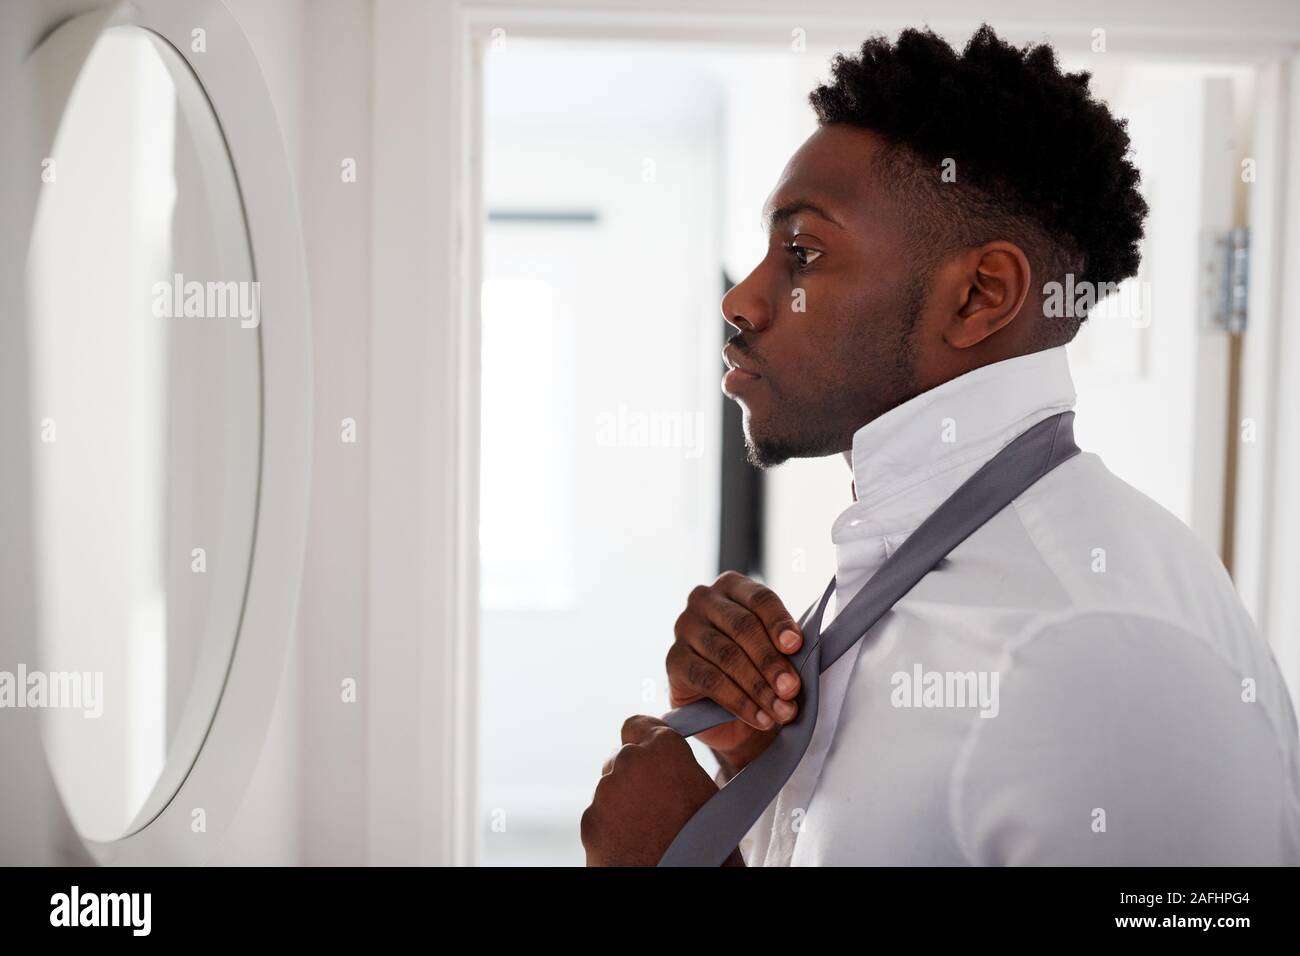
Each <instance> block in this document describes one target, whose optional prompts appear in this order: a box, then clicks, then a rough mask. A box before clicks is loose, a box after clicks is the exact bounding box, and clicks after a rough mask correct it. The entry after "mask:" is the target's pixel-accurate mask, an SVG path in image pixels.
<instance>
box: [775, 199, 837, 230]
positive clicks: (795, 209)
mask: <svg viewBox="0 0 1300 956" xmlns="http://www.w3.org/2000/svg"><path fill="white" fill-rule="evenodd" d="M801 212H810V213H812V214H813V215H815V216H820V217H821V218H822V219H825V220H826V221H827V222H833V223H835V225H837V226H839V225H840V223H839V220H837V219H836V218H835V217H834V216H832V215H831V214H830V213H828V212H827V211H826V210H825V209H823V208H822V207H821V206H819V205H817V204H816V203H815V202H813V201H812V200H810V199H795V200H793V201H791V202H788V203H786V204H785V205H783V206H778V207H777V208H776V209H773V210H772V214H771V215H770V216H767V217H766V218H765V219H763V220H762V221H761V222H760V224H759V226H760V228H761V229H762V230H763V231H764V232H770V231H771V230H773V229H775V228H776V227H777V226H779V225H781V224H782V223H784V222H785V221H786V220H788V219H791V218H793V217H794V216H796V215H798V214H799V213H801ZM840 228H843V226H840Z"/></svg>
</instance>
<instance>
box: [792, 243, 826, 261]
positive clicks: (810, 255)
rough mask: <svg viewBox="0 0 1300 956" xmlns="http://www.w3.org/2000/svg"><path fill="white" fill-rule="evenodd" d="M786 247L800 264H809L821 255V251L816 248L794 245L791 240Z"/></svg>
mask: <svg viewBox="0 0 1300 956" xmlns="http://www.w3.org/2000/svg"><path fill="white" fill-rule="evenodd" d="M786 248H787V249H789V250H790V252H791V254H793V255H794V257H795V259H797V260H798V261H799V265H801V266H810V265H812V264H813V263H814V262H815V261H817V259H818V258H820V257H821V253H820V252H818V251H817V250H816V249H809V248H808V247H807V246H800V245H796V244H795V243H793V242H792V243H789V244H788V245H786Z"/></svg>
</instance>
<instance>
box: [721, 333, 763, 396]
mask: <svg viewBox="0 0 1300 956" xmlns="http://www.w3.org/2000/svg"><path fill="white" fill-rule="evenodd" d="M722 361H723V362H725V363H726V364H727V369H728V371H727V374H726V375H724V376H723V377H722V391H723V392H725V393H726V394H727V395H735V394H736V393H737V392H739V391H740V390H741V389H743V388H744V387H745V386H746V385H749V384H751V383H753V382H756V381H758V380H759V379H760V378H762V376H761V375H759V374H758V373H757V372H755V371H752V370H751V369H749V368H746V367H745V364H744V363H743V362H742V361H741V359H740V356H739V354H738V353H737V352H736V350H735V349H734V348H733V347H732V346H730V345H728V346H727V347H726V348H724V349H723V350H722Z"/></svg>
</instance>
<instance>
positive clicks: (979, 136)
mask: <svg viewBox="0 0 1300 956" xmlns="http://www.w3.org/2000/svg"><path fill="white" fill-rule="evenodd" d="M831 74H832V78H831V81H830V82H829V83H825V84H822V85H820V86H818V87H817V88H816V89H815V90H813V92H812V93H811V94H809V101H810V102H811V104H812V107H813V110H814V111H815V112H816V114H817V120H818V123H819V124H820V125H823V126H824V125H827V124H831V123H845V124H849V125H852V126H855V127H860V128H863V129H867V130H870V131H871V132H872V133H875V134H876V135H877V136H879V137H880V138H881V139H882V140H883V141H884V143H885V148H884V150H883V151H882V153H881V154H880V160H879V165H878V167H877V168H876V169H875V174H876V177H877V180H878V181H879V182H880V183H881V185H882V186H883V187H884V188H886V189H887V190H889V191H890V193H891V194H892V195H893V196H895V197H896V198H897V199H899V200H900V201H901V202H902V203H903V208H904V209H906V211H907V215H906V217H905V221H906V222H907V229H908V238H909V244H910V245H911V247H912V249H913V251H914V252H915V254H916V256H917V259H918V261H919V262H921V263H922V271H923V273H924V274H925V275H927V276H928V275H929V274H930V272H931V271H932V270H933V268H934V266H935V265H937V264H938V261H939V260H940V259H941V258H942V257H944V256H946V255H948V254H950V253H952V252H955V251H957V250H959V249H962V248H969V247H970V246H974V245H979V244H980V243H983V242H988V241H991V240H994V239H1004V240H1007V241H1011V242H1015V243H1016V244H1017V245H1019V246H1020V247H1021V248H1022V249H1023V250H1024V251H1025V255H1026V256H1027V257H1028V258H1029V261H1030V267H1031V269H1032V270H1034V272H1036V273H1037V278H1038V280H1039V283H1038V284H1039V286H1040V289H1041V288H1042V286H1043V285H1044V284H1045V283H1047V282H1052V281H1056V282H1063V281H1064V277H1065V275H1066V274H1067V273H1073V275H1074V281H1075V284H1076V286H1077V285H1080V284H1081V283H1085V282H1086V283H1092V284H1093V287H1094V288H1095V289H1100V288H1105V286H1103V283H1119V282H1121V281H1123V280H1124V279H1127V278H1129V277H1131V276H1134V275H1136V274H1137V270H1138V265H1139V262H1140V259H1141V254H1140V252H1139V246H1140V243H1141V240H1142V229H1143V221H1144V220H1145V218H1146V215H1147V204H1146V202H1145V200H1143V198H1142V195H1141V193H1140V192H1139V191H1138V186H1139V183H1140V176H1139V174H1138V171H1137V169H1136V168H1135V167H1134V166H1133V164H1132V163H1131V162H1130V161H1129V159H1128V152H1129V137H1128V132H1127V123H1126V121H1125V120H1122V119H1117V118H1116V117H1115V116H1113V115H1112V114H1111V112H1110V110H1109V109H1108V108H1107V107H1106V105H1105V104H1104V103H1102V102H1100V101H1098V100H1096V99H1094V98H1093V97H1092V95H1091V93H1090V92H1089V90H1088V81H1089V79H1090V78H1091V74H1090V73H1087V72H1079V73H1062V72H1061V70H1060V67H1059V65H1058V63H1057V59H1056V53H1055V51H1054V50H1053V49H1052V48H1051V47H1050V46H1048V45H1046V44H1039V45H1027V46H1026V47H1025V48H1024V49H1023V50H1018V49H1016V48H1015V47H1014V46H1012V45H1010V44H1009V43H1007V42H1006V41H1004V40H1002V39H1001V38H999V37H998V36H997V34H996V33H994V31H993V29H992V28H991V27H989V26H988V24H984V25H983V26H981V27H980V28H979V30H977V31H976V32H975V34H974V35H973V36H972V37H971V39H970V41H969V42H968V43H967V44H966V47H965V49H964V50H963V51H962V52H961V53H960V54H958V53H957V52H956V51H955V50H954V49H953V48H952V47H951V46H950V45H949V44H948V43H947V42H946V41H945V40H943V39H942V38H941V37H939V36H937V35H936V34H934V33H933V32H932V31H930V30H929V29H925V30H917V29H908V30H904V31H903V32H902V33H901V34H900V35H899V37H898V40H897V42H895V43H892V44H891V43H890V42H889V41H888V40H887V39H886V38H884V37H881V36H875V37H871V38H869V39H868V40H867V41H866V42H864V43H863V44H862V49H861V51H860V52H859V54H858V55H857V56H853V57H849V56H845V55H844V54H837V55H836V56H835V57H834V59H833V60H832V61H831ZM945 169H947V170H950V171H952V172H953V173H955V181H945V179H952V178H953V177H952V176H951V175H950V176H947V177H945V176H944V175H943V172H944V170H945ZM1079 321H1081V318H1080V319H1075V320H1073V321H1068V322H1062V323H1058V322H1052V323H1042V324H1041V326H1040V328H1041V329H1042V331H1041V332H1040V333H1039V334H1037V335H1036V336H1035V341H1036V342H1037V344H1038V345H1039V347H1047V346H1049V345H1055V344H1062V343H1063V342H1066V341H1069V340H1070V339H1071V338H1073V337H1074V335H1075V333H1076V332H1077V331H1078V326H1079Z"/></svg>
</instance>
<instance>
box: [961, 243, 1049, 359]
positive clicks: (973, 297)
mask: <svg viewBox="0 0 1300 956" xmlns="http://www.w3.org/2000/svg"><path fill="white" fill-rule="evenodd" d="M952 267H953V268H954V269H955V270H956V276H955V278H956V280H957V284H958V296H957V302H958V307H957V311H956V312H954V313H953V314H952V316H951V317H950V318H949V319H948V321H947V323H946V324H945V325H944V328H943V339H944V341H945V342H947V343H948V344H949V345H950V346H952V347H953V348H955V349H968V348H971V347H972V346H974V345H978V344H979V343H980V342H983V341H984V340H985V339H987V338H988V337H989V336H990V335H992V334H993V333H994V332H997V331H998V330H999V329H1002V328H1004V327H1005V326H1006V325H1007V324H1008V323H1009V322H1010V321H1011V320H1012V319H1014V318H1015V317H1016V316H1017V315H1019V314H1020V310H1021V308H1022V307H1023V306H1024V304H1025V299H1026V298H1027V297H1028V295H1029V283H1030V281H1031V279H1032V276H1031V273H1030V269H1029V258H1028V257H1027V256H1026V255H1025V253H1024V251H1023V250H1022V249H1021V248H1020V247H1019V246H1017V245H1015V244H1014V243H1011V242H1005V241H1002V240H997V241H995V242H988V243H985V244H984V245H982V246H976V247H974V248H972V249H969V250H967V251H966V252H965V253H963V254H962V255H959V256H957V257H956V259H955V260H954V261H953V263H952Z"/></svg>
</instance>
